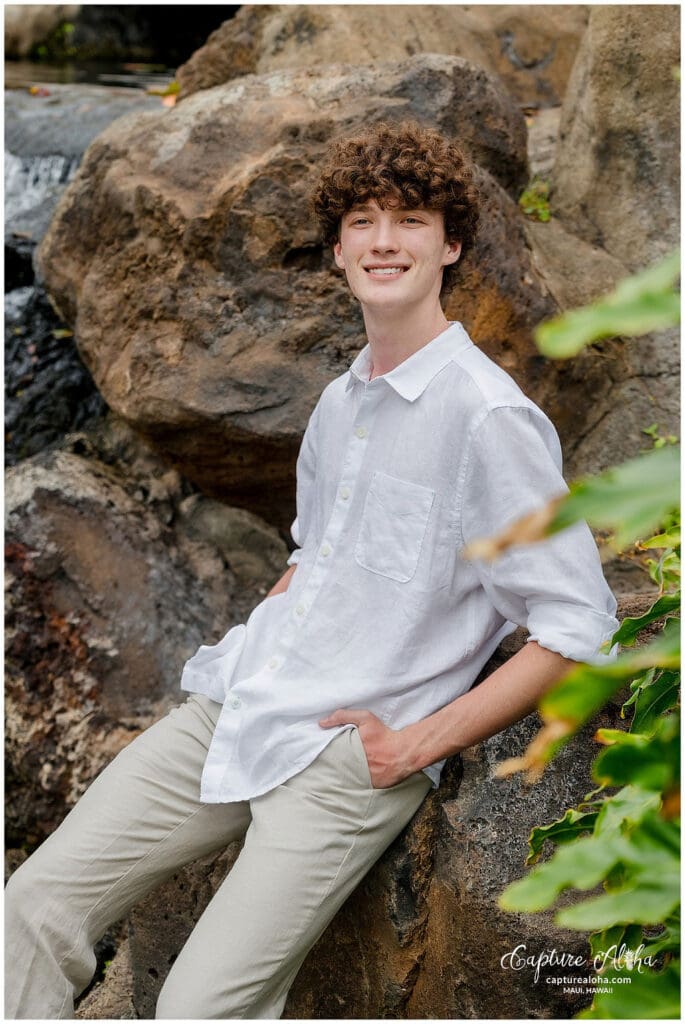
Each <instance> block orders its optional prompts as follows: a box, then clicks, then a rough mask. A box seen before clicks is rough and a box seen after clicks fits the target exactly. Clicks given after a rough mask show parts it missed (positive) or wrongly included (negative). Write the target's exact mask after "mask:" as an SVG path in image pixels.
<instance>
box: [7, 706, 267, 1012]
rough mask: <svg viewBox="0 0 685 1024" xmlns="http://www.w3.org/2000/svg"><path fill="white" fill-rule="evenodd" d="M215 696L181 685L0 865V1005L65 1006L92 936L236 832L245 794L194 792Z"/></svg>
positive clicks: (87, 958)
mask: <svg viewBox="0 0 685 1024" xmlns="http://www.w3.org/2000/svg"><path fill="white" fill-rule="evenodd" d="M220 710H221V705H220V704H217V703H216V702H214V701H211V700H209V699H208V698H207V697H204V696H197V695H193V696H191V697H190V698H189V699H188V700H187V701H186V702H185V703H184V704H182V705H180V706H179V707H176V708H172V710H171V711H170V712H169V714H168V715H166V716H165V717H164V718H163V719H161V720H160V721H159V722H156V723H155V724H154V725H153V726H151V727H150V728H149V729H146V730H145V732H143V733H141V735H140V736H138V737H136V739H134V740H133V741H132V742H131V743H130V744H129V745H128V746H127V747H125V748H124V749H123V750H122V751H121V753H120V754H118V755H117V757H115V758H114V760H113V761H112V762H111V763H110V764H109V765H108V766H107V767H106V768H105V769H104V770H103V771H102V772H101V773H100V775H98V776H97V778H96V779H94V781H93V782H92V783H91V785H90V787H89V788H88V790H87V791H86V793H84V795H83V796H82V797H81V799H80V800H79V801H78V803H77V804H76V806H75V807H74V808H73V810H71V811H70V813H69V814H68V815H67V817H66V818H65V819H64V821H63V822H62V824H61V825H60V826H59V828H58V829H57V830H56V831H55V832H54V833H53V834H52V835H51V836H49V837H48V839H46V840H45V842H44V843H43V844H42V845H41V846H40V847H39V848H38V849H37V850H36V852H35V853H34V854H33V855H32V856H31V857H29V859H28V860H27V861H26V862H25V863H24V864H22V866H21V867H20V868H18V870H17V871H16V872H15V873H14V874H13V875H12V877H11V879H10V881H9V883H8V886H7V890H6V900H5V957H6V968H5V1000H6V1010H5V1015H6V1017H7V1018H9V1019H12V1020H14V1019H27V1018H48V1019H56V1018H69V1017H73V1005H74V998H75V996H77V995H78V994H79V993H80V992H82V991H83V989H84V988H85V987H86V985H87V984H88V982H89V981H90V979H91V978H92V976H93V972H94V970H95V966H96V962H95V955H94V953H93V945H94V943H95V942H97V940H98V939H99V938H100V937H101V936H102V934H103V933H104V932H105V931H106V929H107V927H108V926H109V925H110V924H112V923H113V922H114V921H116V920H118V919H119V918H121V917H122V916H123V915H124V914H125V913H126V912H127V911H128V910H129V909H130V908H131V907H132V906H133V904H134V903H136V901H137V900H139V899H140V898H141V897H142V896H143V895H145V893H147V892H148V891H149V890H150V889H152V888H153V887H154V886H156V885H158V884H160V883H161V882H163V881H164V880H165V879H166V878H168V877H169V876H170V875H172V874H173V872H174V871H176V870H177V869H178V868H179V867H181V866H182V865H183V864H187V863H188V862H189V861H191V860H195V859H196V858H198V857H201V856H203V855H205V854H207V853H210V852H212V851H213V850H216V849H219V848H221V847H222V846H225V845H226V844H227V843H229V842H231V841H232V840H233V839H236V838H239V837H242V836H243V835H244V833H245V830H246V828H247V826H248V824H249V822H250V809H249V804H248V803H247V801H245V802H242V803H232V804H203V803H200V777H201V775H202V768H203V766H204V761H205V757H206V755H207V749H208V747H209V743H210V741H211V738H212V735H213V732H214V727H215V724H216V720H217V718H218V715H219V712H220Z"/></svg>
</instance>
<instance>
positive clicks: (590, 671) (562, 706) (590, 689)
mask: <svg viewBox="0 0 685 1024" xmlns="http://www.w3.org/2000/svg"><path fill="white" fill-rule="evenodd" d="M679 661H680V628H679V622H678V620H677V619H669V620H668V621H667V622H666V625H665V626H664V629H663V631H662V632H661V633H660V634H659V636H658V637H656V639H654V640H652V641H651V643H648V644H645V645H644V646H643V647H640V648H638V649H637V650H635V651H629V652H627V653H626V654H619V656H618V657H617V658H616V659H615V661H612V662H607V663H605V664H604V665H585V664H579V665H577V666H576V667H575V668H573V669H571V671H570V672H568V673H567V674H566V675H565V676H564V677H563V678H562V679H560V680H559V682H558V683H557V684H556V686H554V687H553V688H552V689H551V690H548V691H547V693H545V694H544V696H543V697H542V699H541V700H540V703H539V705H538V707H539V710H540V713H541V714H542V716H543V717H544V718H545V720H546V721H549V720H551V719H562V720H563V721H565V722H568V723H570V724H571V725H572V726H573V728H578V727H579V726H581V725H582V724H583V722H586V721H587V720H588V719H589V718H591V717H592V715H594V714H595V713H596V712H597V711H599V709H600V708H601V707H603V706H604V704H606V702H607V701H608V700H609V698H610V697H611V696H612V694H613V693H614V692H615V691H616V690H617V689H618V688H619V687H620V686H622V685H623V684H624V683H626V682H628V681H629V680H630V679H632V678H633V677H634V676H636V675H637V674H638V673H639V672H641V671H642V670H643V669H645V668H650V667H651V666H653V665H656V666H657V667H663V668H677V667H678V665H679Z"/></svg>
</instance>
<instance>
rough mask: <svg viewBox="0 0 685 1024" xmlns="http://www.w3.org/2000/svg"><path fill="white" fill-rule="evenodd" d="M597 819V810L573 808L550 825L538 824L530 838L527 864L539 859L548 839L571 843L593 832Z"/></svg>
mask: <svg viewBox="0 0 685 1024" xmlns="http://www.w3.org/2000/svg"><path fill="white" fill-rule="evenodd" d="M596 820H597V811H589V812H582V811H577V810H575V809H574V808H571V809H570V810H568V811H566V813H565V814H564V816H563V818H560V819H559V820H558V821H553V822H552V823H551V824H549V825H538V826H537V827H536V828H534V829H533V831H532V832H531V833H530V836H529V838H528V847H529V850H530V853H529V854H528V857H527V859H526V864H534V863H535V861H537V860H538V859H539V857H540V854H541V853H542V848H543V846H544V843H545V840H546V839H549V840H551V841H552V842H553V843H559V844H562V843H569V842H571V840H573V839H576V838H577V837H578V836H580V835H583V833H586V832H592V831H593V829H594V826H595V822H596Z"/></svg>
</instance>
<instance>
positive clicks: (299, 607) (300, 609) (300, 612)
mask: <svg viewBox="0 0 685 1024" xmlns="http://www.w3.org/2000/svg"><path fill="white" fill-rule="evenodd" d="M295 611H296V612H297V614H298V615H304V605H303V604H298V605H297V607H296V608H295Z"/></svg>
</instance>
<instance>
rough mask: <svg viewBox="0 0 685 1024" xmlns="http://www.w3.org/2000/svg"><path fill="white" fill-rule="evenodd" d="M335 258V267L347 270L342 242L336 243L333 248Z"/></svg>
mask: <svg viewBox="0 0 685 1024" xmlns="http://www.w3.org/2000/svg"><path fill="white" fill-rule="evenodd" d="M333 256H334V257H335V265H336V267H339V268H340V269H341V270H344V269H345V258H344V257H343V254H342V245H341V244H340V242H336V243H335V245H334V246H333Z"/></svg>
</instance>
